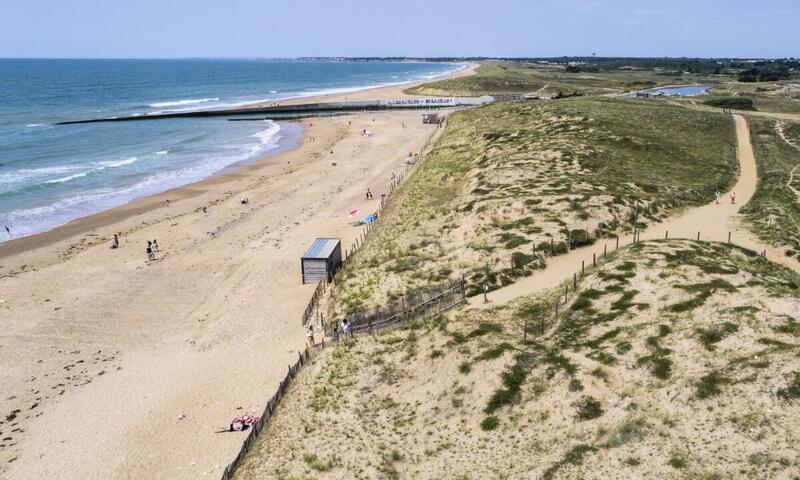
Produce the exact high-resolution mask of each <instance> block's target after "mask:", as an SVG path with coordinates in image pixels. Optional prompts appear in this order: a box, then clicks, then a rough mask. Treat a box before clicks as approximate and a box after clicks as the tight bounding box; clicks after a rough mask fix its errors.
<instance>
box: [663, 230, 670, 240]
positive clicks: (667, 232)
mask: <svg viewBox="0 0 800 480" xmlns="http://www.w3.org/2000/svg"><path fill="white" fill-rule="evenodd" d="M668 238H669V230H667V231H666V232H664V240H667V239H668Z"/></svg>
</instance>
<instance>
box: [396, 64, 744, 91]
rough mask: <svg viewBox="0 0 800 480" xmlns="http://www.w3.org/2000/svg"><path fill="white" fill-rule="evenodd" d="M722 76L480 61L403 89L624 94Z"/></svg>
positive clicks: (704, 81)
mask: <svg viewBox="0 0 800 480" xmlns="http://www.w3.org/2000/svg"><path fill="white" fill-rule="evenodd" d="M730 79H731V78H730V77H727V76H722V75H696V74H690V73H684V72H677V71H670V70H667V69H660V68H659V69H631V70H629V69H616V70H606V71H597V72H575V73H573V72H568V71H567V70H566V69H565V67H564V66H563V65H549V64H540V63H530V62H483V63H482V64H481V65H480V66H479V67H478V69H477V71H476V72H475V74H474V75H470V76H464V77H456V78H451V79H445V80H437V81H433V82H429V83H426V84H423V85H421V86H416V87H412V88H409V89H408V90H406V92H407V93H410V94H415V95H458V96H480V95H507V94H514V95H526V94H536V95H541V96H557V95H558V94H562V95H570V94H576V93H577V94H583V95H591V94H607V93H624V92H630V91H634V90H642V89H647V88H654V87H658V86H665V85H676V84H685V83H717V82H720V81H725V80H730Z"/></svg>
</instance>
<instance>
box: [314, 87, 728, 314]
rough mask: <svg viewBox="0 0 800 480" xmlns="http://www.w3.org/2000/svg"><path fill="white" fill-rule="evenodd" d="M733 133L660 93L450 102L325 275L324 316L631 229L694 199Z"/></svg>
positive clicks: (716, 173) (503, 271)
mask: <svg viewBox="0 0 800 480" xmlns="http://www.w3.org/2000/svg"><path fill="white" fill-rule="evenodd" d="M733 138H734V132H733V126H732V123H731V121H730V119H729V118H727V117H725V116H722V115H718V114H716V113H710V112H703V111H693V110H689V109H686V108H682V107H679V106H674V105H670V104H668V103H663V102H652V103H648V102H636V101H632V100H622V99H613V98H598V97H575V98H568V99H563V100H559V101H557V102H555V101H553V102H535V101H513V102H496V103H493V104H489V105H485V106H483V107H480V108H475V109H470V110H465V111H461V112H456V113H453V114H452V115H450V116H449V118H448V125H447V129H446V130H445V132H444V133H443V135H442V136H441V137H440V138H439V140H438V141H437V142H436V143H435V145H434V146H433V148H432V151H431V152H430V154H428V155H427V156H425V158H424V159H423V160H422V161H420V162H419V164H418V165H417V167H415V170H414V171H413V173H412V174H411V176H410V178H409V179H408V180H407V182H406V183H404V185H403V186H402V187H401V188H400V189H399V190H396V191H395V192H394V194H393V196H392V198H391V199H390V201H389V204H388V207H387V208H386V209H385V210H384V212H383V215H382V218H381V220H380V221H379V222H378V224H376V226H375V228H373V230H372V231H371V233H370V236H369V238H368V239H367V241H366V242H365V243H364V246H363V248H362V249H361V250H359V252H358V253H357V254H355V255H353V256H352V257H351V259H350V260H349V261H348V262H347V264H346V265H345V266H344V268H343V269H342V270H341V271H340V273H339V274H338V276H337V279H336V281H337V286H336V293H335V295H334V307H333V309H332V311H331V312H329V314H328V317H329V318H333V317H336V316H339V315H341V314H347V313H354V312H359V311H363V310H367V309H369V308H370V307H372V306H376V305H383V304H385V303H387V302H388V301H389V299H394V300H395V301H396V302H399V301H400V299H401V298H402V297H403V295H405V294H407V293H408V292H412V291H415V290H419V289H423V288H426V287H428V286H430V285H431V284H434V283H439V282H442V281H444V279H446V278H447V277H450V278H454V277H458V276H461V275H464V276H465V277H466V280H467V294H468V296H472V295H479V294H481V293H482V292H483V289H484V287H485V288H487V289H488V290H490V291H491V290H494V289H497V288H501V287H503V286H506V285H510V284H512V283H514V282H515V281H516V280H517V279H519V278H521V277H524V276H528V275H530V274H532V273H533V272H535V271H536V270H539V269H541V268H543V267H544V266H545V264H546V262H547V261H548V258H549V257H550V256H552V255H558V254H560V253H564V252H567V251H569V250H570V249H574V248H579V247H581V246H583V245H588V244H591V243H593V242H599V241H604V240H605V241H611V240H610V239H613V237H614V236H615V235H618V234H620V233H625V232H628V231H630V230H631V229H632V228H633V223H634V217H636V219H637V223H638V225H639V226H640V228H644V227H645V226H646V225H647V224H649V223H652V222H654V221H658V220H660V219H663V218H665V217H666V216H667V215H669V214H670V213H671V212H673V211H674V210H675V209H677V208H681V207H683V206H686V205H695V204H699V203H706V202H707V201H708V199H709V198H711V197H712V196H713V192H714V191H715V190H716V189H722V190H724V189H725V188H726V187H727V186H728V185H730V184H731V183H732V182H733V180H734V179H735V178H736V165H737V164H736V161H735V158H734V156H733ZM443 272H446V274H445V273H443ZM632 273H633V272H629V271H620V272H619V273H618V275H620V276H628V275H630V274H632Z"/></svg>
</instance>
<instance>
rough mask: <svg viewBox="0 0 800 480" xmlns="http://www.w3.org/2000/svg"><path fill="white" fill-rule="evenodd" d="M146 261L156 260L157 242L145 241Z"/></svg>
mask: <svg viewBox="0 0 800 480" xmlns="http://www.w3.org/2000/svg"><path fill="white" fill-rule="evenodd" d="M146 251H147V260H148V261H152V260H155V259H156V252H158V240H155V239H153V241H152V242H151V241H150V240H148V241H147V250H146Z"/></svg>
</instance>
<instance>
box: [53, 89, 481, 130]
mask: <svg viewBox="0 0 800 480" xmlns="http://www.w3.org/2000/svg"><path fill="white" fill-rule="evenodd" d="M494 100H495V98H494V97H491V96H488V95H486V96H482V97H436V98H397V99H392V98H387V99H381V100H358V101H345V102H317V103H304V104H294V105H281V104H280V103H277V102H276V103H272V104H269V105H265V104H259V105H248V106H242V107H236V108H224V109H209V110H189V111H182V112H163V113H152V114H133V115H126V116H119V117H104V118H90V119H83V120H68V121H64V122H58V123H56V125H73V124H79V123H100V122H129V121H138V120H159V119H165V118H190V117H231V116H242V115H282V116H285V115H316V114H333V113H344V112H364V111H381V110H416V109H437V108H453V107H466V106H476V105H483V104H485V103H490V102H493V101H494Z"/></svg>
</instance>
